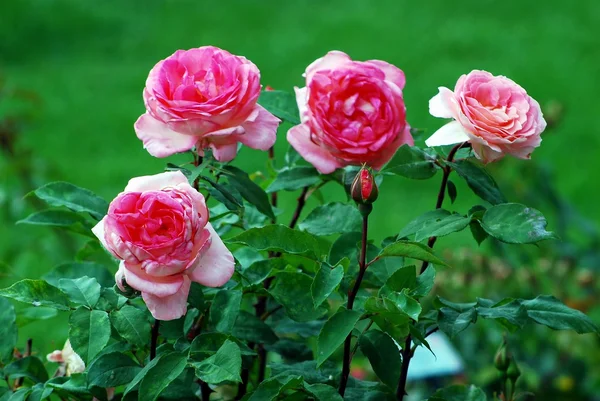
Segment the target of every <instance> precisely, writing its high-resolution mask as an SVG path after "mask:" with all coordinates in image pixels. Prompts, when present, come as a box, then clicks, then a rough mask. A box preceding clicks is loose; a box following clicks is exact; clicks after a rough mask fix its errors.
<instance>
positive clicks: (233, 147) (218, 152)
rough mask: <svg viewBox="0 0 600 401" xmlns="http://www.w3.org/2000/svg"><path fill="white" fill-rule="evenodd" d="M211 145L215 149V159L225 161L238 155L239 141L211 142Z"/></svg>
mask: <svg viewBox="0 0 600 401" xmlns="http://www.w3.org/2000/svg"><path fill="white" fill-rule="evenodd" d="M209 147H210V148H211V149H212V150H213V156H214V157H215V159H217V160H218V161H220V162H223V163H225V162H230V161H232V160H233V159H234V158H235V155H237V149H238V145H237V142H233V143H227V144H219V143H211V144H209Z"/></svg>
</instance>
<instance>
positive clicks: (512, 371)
mask: <svg viewBox="0 0 600 401" xmlns="http://www.w3.org/2000/svg"><path fill="white" fill-rule="evenodd" d="M506 376H507V377H508V378H509V379H510V381H511V382H513V384H514V383H516V381H517V379H518V378H519V376H521V371H520V370H519V367H518V366H517V362H516V361H515V360H514V358H511V360H510V366H509V367H508V370H507V371H506Z"/></svg>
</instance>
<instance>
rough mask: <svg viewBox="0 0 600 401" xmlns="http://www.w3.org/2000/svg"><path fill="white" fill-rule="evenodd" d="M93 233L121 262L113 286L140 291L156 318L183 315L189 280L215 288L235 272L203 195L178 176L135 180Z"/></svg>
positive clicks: (175, 173) (178, 173) (110, 208)
mask: <svg viewBox="0 0 600 401" xmlns="http://www.w3.org/2000/svg"><path fill="white" fill-rule="evenodd" d="M92 231H93V232H94V234H95V235H96V236H97V237H98V238H99V239H100V241H101V242H102V244H103V245H104V247H105V248H106V249H108V250H109V251H110V252H111V253H112V254H113V255H114V256H115V257H117V258H118V259H120V260H121V261H122V262H121V264H120V266H119V271H118V272H117V274H116V280H117V285H118V286H119V287H121V288H122V280H123V279H124V280H125V281H126V282H127V284H128V285H129V286H131V287H132V288H134V289H136V290H138V291H141V292H142V297H143V298H144V301H145V302H146V305H147V306H148V309H149V310H150V312H151V313H152V315H153V316H154V317H155V318H156V319H159V320H173V319H178V318H180V317H181V316H183V315H185V313H186V310H187V297H188V293H189V290H190V285H191V282H192V281H195V282H197V283H200V284H203V285H206V286H209V287H218V286H221V285H223V284H225V283H226V282H227V281H228V280H229V278H230V277H231V275H232V274H233V270H234V264H235V262H234V260H233V255H232V254H231V252H229V250H228V249H227V248H226V247H225V244H223V241H222V240H221V238H219V236H218V235H217V233H216V232H215V230H214V229H213V227H212V226H211V225H210V223H209V222H208V209H207V208H206V204H205V202H204V197H203V196H202V195H201V194H200V193H199V192H198V191H196V190H195V189H194V188H192V187H191V186H190V185H189V184H188V182H187V179H186V178H185V176H184V175H183V174H182V173H181V172H168V173H162V174H157V175H153V176H146V177H137V178H133V179H132V180H130V181H129V184H127V187H125V191H123V192H122V193H120V194H119V195H118V196H117V197H116V198H115V199H114V200H113V201H112V202H111V204H110V207H109V209H108V214H107V215H106V216H105V217H104V218H103V219H102V221H100V222H99V223H98V224H97V225H96V226H95V227H94V228H93V230H92Z"/></svg>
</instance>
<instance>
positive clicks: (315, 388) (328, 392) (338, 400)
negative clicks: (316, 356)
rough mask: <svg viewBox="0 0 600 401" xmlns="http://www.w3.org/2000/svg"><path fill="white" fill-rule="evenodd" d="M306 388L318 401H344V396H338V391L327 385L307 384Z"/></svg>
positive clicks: (305, 384)
mask: <svg viewBox="0 0 600 401" xmlns="http://www.w3.org/2000/svg"><path fill="white" fill-rule="evenodd" d="M304 388H305V389H306V391H308V392H309V393H310V394H311V395H312V396H313V397H315V399H316V400H317V401H343V398H342V396H340V395H339V394H338V390H337V389H335V388H334V387H331V386H328V385H327V384H321V383H317V384H308V383H306V382H305V383H304Z"/></svg>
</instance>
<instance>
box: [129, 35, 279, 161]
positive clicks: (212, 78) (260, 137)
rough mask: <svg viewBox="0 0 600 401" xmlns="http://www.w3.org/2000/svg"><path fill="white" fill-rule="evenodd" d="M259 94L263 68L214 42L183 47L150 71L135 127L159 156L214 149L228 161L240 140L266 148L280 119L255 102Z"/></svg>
mask: <svg viewBox="0 0 600 401" xmlns="http://www.w3.org/2000/svg"><path fill="white" fill-rule="evenodd" d="M259 94H260V72H259V71H258V68H257V67H256V66H255V65H254V64H253V63H252V62H250V61H248V60H247V59H245V58H244V57H241V56H235V55H233V54H231V53H229V52H227V51H225V50H221V49H218V48H216V47H212V46H205V47H200V48H197V49H191V50H187V51H186V50H178V51H176V52H175V53H174V54H173V55H171V56H169V57H168V58H166V59H165V60H162V61H159V62H158V64H156V65H155V66H154V68H152V70H151V71H150V75H149V76H148V79H147V80H146V87H145V88H144V103H145V104H146V113H145V114H143V115H142V116H141V117H140V118H139V119H138V120H137V121H136V123H135V132H136V134H137V136H138V138H139V139H141V140H142V141H143V142H144V148H146V149H147V150H148V152H149V153H150V154H151V155H152V156H156V157H166V156H170V155H172V154H174V153H177V152H184V151H187V150H190V149H192V148H193V147H196V148H197V150H198V152H199V153H200V154H203V150H204V149H206V148H211V149H212V150H213V154H214V157H215V158H216V159H217V160H219V161H222V162H227V161H230V160H232V159H233V158H234V157H235V155H236V154H237V147H238V142H241V143H243V144H244V145H246V146H248V147H251V148H254V149H260V150H267V149H269V148H270V147H271V146H273V144H274V143H275V133H276V132H277V126H278V125H279V122H280V120H279V119H278V118H276V117H275V116H273V115H272V114H271V113H269V112H268V111H267V110H265V109H264V108H263V107H262V106H260V105H258V104H257V103H256V101H257V100H258V96H259Z"/></svg>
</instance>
